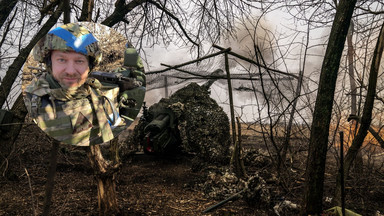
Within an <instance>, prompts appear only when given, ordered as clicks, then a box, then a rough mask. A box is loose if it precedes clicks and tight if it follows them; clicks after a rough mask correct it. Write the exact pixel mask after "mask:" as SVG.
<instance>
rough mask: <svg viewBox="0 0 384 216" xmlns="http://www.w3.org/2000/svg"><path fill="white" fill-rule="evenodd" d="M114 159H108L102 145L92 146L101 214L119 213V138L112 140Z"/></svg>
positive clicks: (89, 156)
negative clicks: (117, 174) (117, 177)
mask: <svg viewBox="0 0 384 216" xmlns="http://www.w3.org/2000/svg"><path fill="white" fill-rule="evenodd" d="M110 145H111V147H112V148H111V149H110V153H111V154H112V157H113V161H109V160H106V159H105V158H104V157H103V154H102V152H101V147H100V145H95V146H90V151H89V152H88V158H89V160H90V163H91V166H92V168H93V171H94V174H95V179H96V183H97V194H98V207H99V215H116V214H119V207H118V202H117V195H116V181H115V180H116V172H117V171H118V170H119V167H120V162H119V158H118V151H117V150H118V147H117V139H114V140H112V141H110Z"/></svg>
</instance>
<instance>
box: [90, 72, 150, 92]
mask: <svg viewBox="0 0 384 216" xmlns="http://www.w3.org/2000/svg"><path fill="white" fill-rule="evenodd" d="M89 76H90V77H94V78H96V79H98V80H99V81H100V82H104V83H109V84H117V85H118V86H119V88H120V92H123V91H125V90H129V89H133V88H137V87H140V86H142V85H143V84H142V83H141V82H139V81H137V80H136V79H135V78H130V77H124V76H123V74H121V73H109V72H101V71H93V72H91V73H90V74H89Z"/></svg>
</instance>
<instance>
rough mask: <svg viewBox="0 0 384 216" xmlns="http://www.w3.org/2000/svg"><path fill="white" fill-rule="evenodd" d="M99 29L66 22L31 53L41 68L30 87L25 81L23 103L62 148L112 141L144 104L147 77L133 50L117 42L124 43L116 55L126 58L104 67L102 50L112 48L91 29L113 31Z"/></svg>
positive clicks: (85, 24) (128, 45) (51, 32)
mask: <svg viewBox="0 0 384 216" xmlns="http://www.w3.org/2000/svg"><path fill="white" fill-rule="evenodd" d="M97 25H99V24H96V25H95V23H69V24H65V25H62V26H60V27H57V28H54V29H52V30H51V31H49V32H48V34H47V35H46V36H44V37H43V38H42V39H41V40H40V41H39V42H38V43H37V44H36V45H35V47H34V48H33V50H32V52H31V55H33V59H34V60H35V61H37V62H38V63H39V64H40V65H41V66H42V68H39V67H38V68H39V70H38V72H37V73H33V78H32V80H31V81H30V82H29V83H24V82H23V90H24V91H23V94H24V102H25V105H26V107H27V110H28V112H29V114H30V116H31V117H32V119H33V120H34V121H35V122H36V123H37V125H38V126H39V127H40V128H41V129H42V130H43V131H44V132H46V133H47V134H48V135H49V136H51V137H53V138H54V139H56V140H58V141H60V142H62V143H65V144H71V145H76V146H89V145H96V144H100V143H104V142H107V141H110V140H112V139H113V138H114V137H116V136H117V135H118V134H119V133H120V132H122V131H123V130H125V129H126V128H127V127H128V126H129V125H130V124H131V123H132V122H133V121H134V119H135V118H136V116H137V114H138V113H139V111H140V108H141V105H142V102H143V100H144V95H145V73H144V69H143V64H142V61H141V59H140V57H139V55H138V53H137V51H136V49H135V48H134V47H133V46H132V45H131V44H130V43H129V42H127V40H125V41H123V40H120V41H123V42H125V43H123V44H121V43H120V45H117V47H118V49H119V50H116V51H114V52H115V53H119V55H121V56H123V57H124V60H123V61H121V63H119V65H113V64H109V65H108V64H103V63H105V62H108V61H110V59H111V56H110V55H109V54H108V56H107V57H108V58H107V57H106V56H103V50H102V47H110V45H108V44H105V43H104V44H100V41H99V40H98V39H96V37H95V35H94V33H93V32H92V31H90V30H89V29H91V27H93V29H94V30H95V31H97V30H98V29H99V32H101V34H103V33H108V34H109V33H110V31H112V30H108V29H107V30H105V26H97ZM95 26H96V27H95ZM100 28H104V29H103V30H100ZM107 28H108V27H107ZM99 37H100V38H101V37H102V36H99ZM112 62H113V61H112ZM100 65H103V67H100ZM25 67H26V66H25ZM97 67H99V68H102V70H96V69H95V68H97ZM31 68H35V69H36V67H31ZM23 78H24V74H23Z"/></svg>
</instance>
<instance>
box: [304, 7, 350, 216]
mask: <svg viewBox="0 0 384 216" xmlns="http://www.w3.org/2000/svg"><path fill="white" fill-rule="evenodd" d="M355 3H356V1H343V0H342V1H340V2H339V5H338V6H337V9H336V15H335V18H334V22H333V25H332V30H331V33H330V36H329V42H328V46H327V51H326V53H325V57H324V61H323V65H322V69H321V75H320V82H319V89H318V93H317V99H316V105H315V111H314V114H313V120H312V127H311V137H310V143H309V151H308V161H307V169H306V183H305V198H304V200H305V201H304V202H305V214H321V213H322V211H323V209H322V202H319V200H322V198H323V186H324V172H325V161H326V154H327V146H328V135H329V125H330V121H331V114H332V106H333V97H334V92H335V86H336V79H337V74H338V70H339V65H340V59H341V55H342V52H343V49H344V43H345V39H346V36H347V32H348V27H349V23H350V20H351V18H352V14H353V11H354V8H355Z"/></svg>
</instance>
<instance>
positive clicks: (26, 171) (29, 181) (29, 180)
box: [24, 168, 37, 215]
mask: <svg viewBox="0 0 384 216" xmlns="http://www.w3.org/2000/svg"><path fill="white" fill-rule="evenodd" d="M24 170H25V173H26V174H27V178H28V185H29V190H30V191H31V200H32V210H33V215H37V213H36V208H35V199H34V198H33V190H32V184H31V178H30V177H29V173H28V170H27V168H24Z"/></svg>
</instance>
